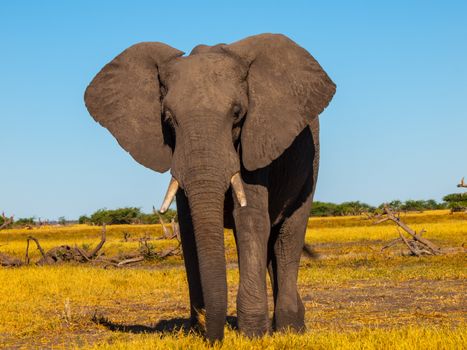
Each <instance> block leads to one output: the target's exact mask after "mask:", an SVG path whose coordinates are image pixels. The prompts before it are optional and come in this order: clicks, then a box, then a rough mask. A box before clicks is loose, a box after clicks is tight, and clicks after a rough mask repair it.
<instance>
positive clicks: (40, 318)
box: [0, 211, 467, 349]
mask: <svg viewBox="0 0 467 350" xmlns="http://www.w3.org/2000/svg"><path fill="white" fill-rule="evenodd" d="M403 220H404V221H405V222H406V223H408V224H409V225H410V226H411V227H412V228H414V229H415V230H417V231H419V230H421V229H422V228H425V229H426V231H427V232H426V233H425V234H424V236H425V237H426V238H428V239H430V240H432V241H433V242H434V243H437V244H438V245H440V246H442V247H448V246H450V247H461V246H462V245H463V243H464V242H465V240H466V237H467V214H462V213H455V214H452V215H451V214H449V212H448V211H435V212H425V213H421V214H408V215H405V216H403ZM124 232H126V233H127V234H128V233H129V234H130V240H129V241H128V242H125V241H124V240H123V236H124ZM161 234H162V233H161V228H160V226H158V225H148V226H135V225H131V226H110V227H108V228H107V242H106V244H105V246H104V248H103V251H104V252H105V254H106V255H108V256H112V255H117V254H119V253H123V252H126V251H130V250H134V249H137V247H138V242H137V241H136V240H134V241H131V238H135V239H137V238H138V237H142V236H144V235H151V236H152V237H158V236H161ZM29 235H33V236H34V237H36V238H38V239H39V240H40V242H41V244H42V245H43V247H44V248H45V250H47V249H49V248H51V247H54V246H58V245H61V244H64V243H67V244H70V245H74V244H77V245H79V246H84V247H85V248H86V247H89V246H93V245H95V244H97V242H98V241H99V238H100V228H99V227H92V226H84V225H77V226H69V227H53V228H52V227H41V228H36V229H32V230H5V231H1V232H0V252H3V253H8V254H12V255H16V256H17V257H21V258H23V257H24V251H25V245H26V237H27V236H29ZM397 235H398V233H397V229H396V227H395V225H394V224H392V223H389V222H388V223H384V224H381V225H378V226H374V225H372V222H371V221H370V220H368V219H366V218H365V217H346V218H313V219H310V221H309V228H308V231H307V236H306V240H307V242H308V243H309V244H311V245H312V246H313V247H314V249H315V250H316V252H317V253H319V255H320V257H319V258H317V259H310V258H305V257H303V258H302V263H301V268H300V273H299V286H300V293H301V295H302V298H303V302H304V304H305V307H306V325H307V328H308V330H307V332H306V333H305V334H301V335H295V334H274V335H272V336H267V337H264V338H261V339H253V340H250V339H246V338H244V337H242V336H241V335H239V334H238V332H237V331H236V330H235V329H234V326H232V325H226V337H225V340H224V342H223V344H222V345H220V344H217V345H216V347H218V348H226V349H263V348H269V349H273V348H274V349H275V348H277V349H289V348H291V349H293V348H297V349H303V348H309V349H336V348H342V349H463V348H464V349H465V348H467V326H466V325H467V322H466V321H467V303H466V300H465V296H466V294H467V293H466V292H467V285H466V277H467V269H466V259H465V258H466V257H465V253H464V252H459V253H457V254H453V255H448V256H431V257H420V258H417V257H411V256H403V255H401V250H405V249H403V248H402V247H401V246H400V245H399V246H397V247H393V248H391V249H388V250H385V251H384V252H381V247H382V246H384V245H385V244H387V243H388V242H390V241H391V240H392V239H394V238H396V237H397ZM225 237H226V239H225V241H226V242H225V244H226V256H227V260H228V283H229V312H228V314H229V315H230V317H229V320H231V321H232V320H234V316H235V298H236V290H237V285H238V270H237V266H236V263H235V261H236V253H235V244H234V240H233V236H232V233H231V232H229V231H226V235H225ZM152 243H153V244H154V245H155V246H156V249H163V248H166V247H170V246H173V245H174V244H176V243H175V241H173V240H171V241H167V240H156V241H152ZM38 258H39V253H38V252H37V251H34V252H33V255H32V260H33V261H34V260H37V259H38ZM0 296H1V297H0V347H1V348H7V349H10V348H11V349H16V348H19V349H20V348H24V349H31V348H86V349H167V348H169V349H170V348H172V349H190V348H191V349H194V348H203V347H208V345H207V344H206V343H205V342H204V341H203V340H202V338H200V337H199V336H197V335H196V334H193V333H190V332H187V331H186V330H185V329H184V328H183V326H184V325H185V324H186V319H185V318H186V317H187V316H188V313H189V309H188V292H187V287H186V281H185V275H184V269H183V261H182V260H181V258H180V257H177V256H173V257H169V258H167V259H165V260H163V261H152V262H145V263H143V264H141V265H138V266H132V267H126V268H120V269H116V268H111V269H104V268H102V267H97V266H91V265H86V264H80V265H72V264H66V265H60V266H43V267H39V266H26V267H21V268H0ZM271 304H272V303H271V302H270V307H271ZM231 324H233V322H231Z"/></svg>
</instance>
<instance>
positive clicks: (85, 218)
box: [78, 215, 92, 224]
mask: <svg viewBox="0 0 467 350" xmlns="http://www.w3.org/2000/svg"><path fill="white" fill-rule="evenodd" d="M90 223H92V222H91V218H90V217H89V216H86V215H81V216H80V217H79V219H78V224H90Z"/></svg>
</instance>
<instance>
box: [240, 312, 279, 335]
mask: <svg viewBox="0 0 467 350" xmlns="http://www.w3.org/2000/svg"><path fill="white" fill-rule="evenodd" d="M238 329H239V330H240V332H241V333H243V334H244V335H245V336H247V337H249V338H254V337H262V336H263V335H266V334H268V333H270V330H271V327H270V321H269V317H268V315H267V314H266V315H264V314H260V315H240V314H239V315H238Z"/></svg>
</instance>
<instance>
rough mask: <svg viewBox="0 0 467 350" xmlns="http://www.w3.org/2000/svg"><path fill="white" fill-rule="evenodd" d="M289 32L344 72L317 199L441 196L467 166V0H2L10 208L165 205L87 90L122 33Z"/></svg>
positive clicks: (338, 79) (186, 40)
mask: <svg viewBox="0 0 467 350" xmlns="http://www.w3.org/2000/svg"><path fill="white" fill-rule="evenodd" d="M263 32H273V33H283V34H286V35H288V36H289V37H291V38H292V39H293V40H295V41H296V42H297V43H299V44H300V45H301V46H303V47H305V48H306V49H307V50H309V51H310V52H311V53H312V55H313V56H314V57H315V58H316V59H317V60H318V61H319V62H320V64H321V65H322V66H323V67H324V69H325V70H326V71H327V73H328V74H329V76H330V77H331V78H332V79H333V81H334V82H335V83H336V84H337V93H336V95H335V97H334V99H333V101H332V102H331V104H330V106H329V107H328V109H326V110H325V112H324V113H323V114H322V115H321V147H322V148H321V149H322V153H321V168H320V175H319V179H318V190H317V194H316V197H315V198H316V199H318V200H322V201H334V202H341V201H346V200H361V201H365V202H368V203H370V204H379V203H381V202H383V201H389V200H392V199H401V200H406V199H428V198H434V199H437V200H440V199H441V198H442V196H443V195H445V194H447V193H452V192H456V191H457V188H456V187H455V185H456V183H457V182H458V181H459V180H460V178H461V177H462V176H466V177H467V1H429V0H425V1H409V0H404V1H395V0H393V1H385V2H383V1H320V2H318V1H224V2H221V1H190V2H189V1H185V2H184V1H166V2H161V1H136V0H134V1H125V2H123V1H115V0H113V1H74V2H71V1H2V2H1V4H0V45H1V49H0V96H1V97H0V99H1V103H0V150H1V160H0V211H1V210H4V211H5V212H6V214H15V215H16V217H25V216H36V217H41V218H49V219H56V218H57V217H59V216H65V217H66V218H68V219H73V218H77V217H78V216H79V215H81V214H90V213H92V212H94V211H95V210H96V209H99V208H103V207H106V208H116V207H120V206H137V207H141V208H142V209H143V210H144V211H150V208H151V206H152V205H156V206H159V205H160V203H161V201H162V197H163V194H164V192H165V189H166V186H167V184H168V181H169V175H168V173H166V174H163V175H161V174H158V173H155V172H153V171H151V170H148V169H146V168H144V167H143V166H141V165H139V164H138V163H136V162H135V161H134V160H133V159H132V158H131V157H130V156H129V155H128V154H127V153H126V152H124V151H123V150H122V149H121V148H120V147H119V146H118V144H117V142H116V141H115V139H114V138H113V137H112V136H111V135H110V133H109V132H108V131H107V130H106V129H104V128H102V127H101V126H99V125H98V124H97V123H95V122H94V121H93V119H92V118H91V117H90V116H89V114H88V113H87V111H86V109H85V106H84V103H83V93H84V90H85V88H86V86H87V84H88V83H89V82H90V81H91V79H92V78H93V76H94V75H95V74H96V73H97V72H98V71H99V70H100V68H101V67H102V66H103V65H104V64H106V63H107V62H108V61H109V60H111V59H112V58H113V57H114V56H116V55H117V54H118V53H120V52H121V51H122V50H124V49H125V48H126V47H128V46H130V45H132V44H134V43H136V42H140V41H161V42H165V43H167V44H169V45H171V46H173V47H176V48H178V49H180V50H183V51H185V52H189V51H190V50H191V48H192V47H193V46H195V45H197V44H200V43H204V44H216V43H219V42H226V43H229V42H232V41H236V40H239V39H242V38H244V37H246V36H249V35H253V34H258V33H263Z"/></svg>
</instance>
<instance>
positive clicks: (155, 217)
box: [140, 209, 177, 224]
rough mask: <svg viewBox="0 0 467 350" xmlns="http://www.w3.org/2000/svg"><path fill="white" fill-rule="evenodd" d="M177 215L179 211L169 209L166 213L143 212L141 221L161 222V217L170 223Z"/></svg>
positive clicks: (145, 222) (147, 222)
mask: <svg viewBox="0 0 467 350" xmlns="http://www.w3.org/2000/svg"><path fill="white" fill-rule="evenodd" d="M176 216H177V211H176V210H173V209H168V210H167V211H166V212H165V213H164V214H156V213H151V214H141V216H140V221H141V223H142V224H160V217H162V220H164V222H165V223H169V222H170V221H172V219H173V218H175V217H176Z"/></svg>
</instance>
